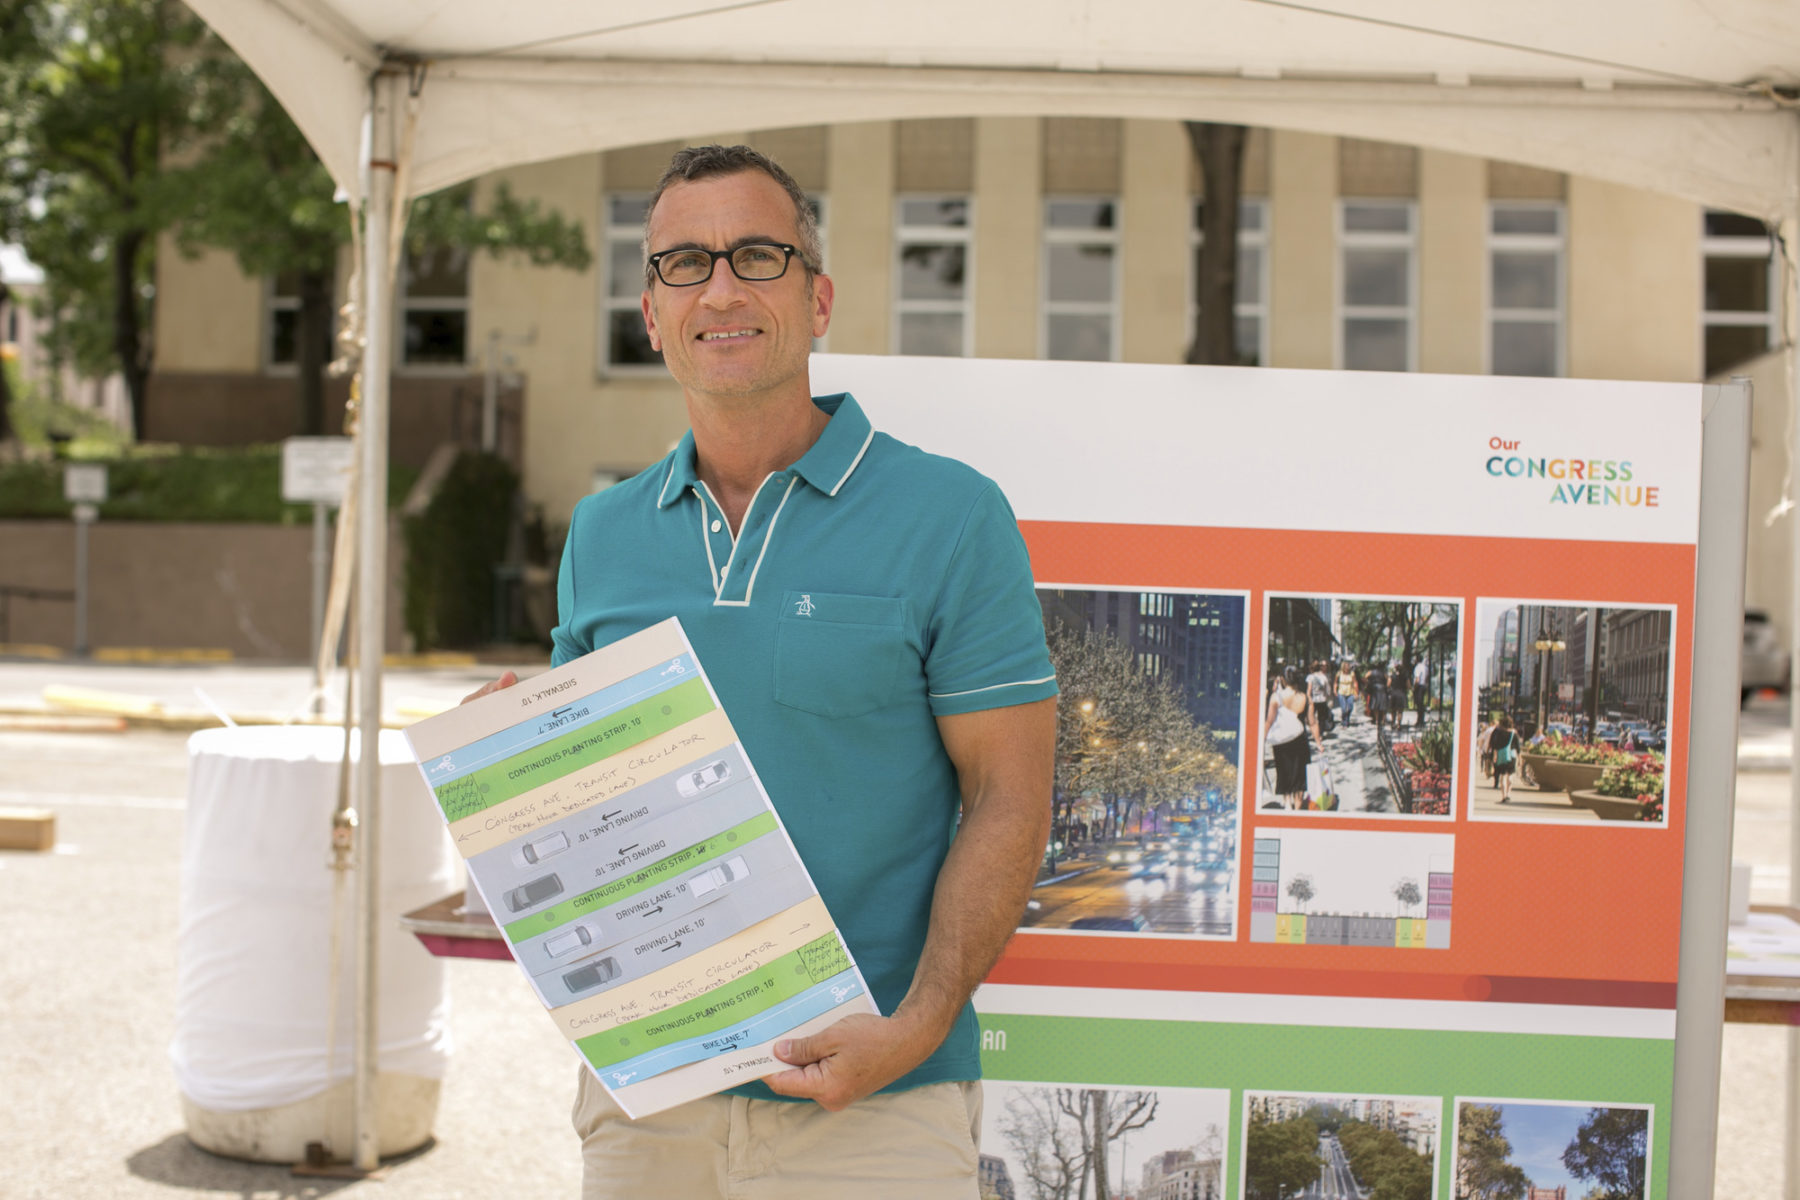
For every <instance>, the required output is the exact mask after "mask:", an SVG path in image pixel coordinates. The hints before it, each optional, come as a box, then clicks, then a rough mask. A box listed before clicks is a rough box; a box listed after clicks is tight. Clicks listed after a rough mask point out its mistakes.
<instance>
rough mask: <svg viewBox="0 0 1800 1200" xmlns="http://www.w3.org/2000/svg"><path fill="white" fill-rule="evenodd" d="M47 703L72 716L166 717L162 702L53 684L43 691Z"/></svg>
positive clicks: (144, 697) (120, 693) (143, 697)
mask: <svg viewBox="0 0 1800 1200" xmlns="http://www.w3.org/2000/svg"><path fill="white" fill-rule="evenodd" d="M43 695H44V703H45V704H48V705H49V706H50V707H51V708H60V709H67V710H70V711H73V712H90V713H101V714H103V715H106V716H114V717H151V716H161V715H162V714H163V706H162V702H161V701H158V700H152V699H151V698H150V697H148V696H128V695H126V694H125V693H123V692H102V691H99V690H97V689H95V688H81V687H63V686H61V685H59V684H52V685H50V686H49V687H47V688H45V689H44V693H43Z"/></svg>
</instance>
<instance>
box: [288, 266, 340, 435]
mask: <svg viewBox="0 0 1800 1200" xmlns="http://www.w3.org/2000/svg"><path fill="white" fill-rule="evenodd" d="M331 283H332V277H331V272H330V271H302V272H301V273H300V311H299V314H298V316H299V322H298V326H297V328H296V329H295V330H294V365H295V374H296V379H295V389H296V391H297V392H298V400H299V412H298V417H299V432H300V433H301V434H302V435H304V436H307V437H317V436H319V435H320V434H322V433H324V432H325V368H326V367H327V366H328V365H329V364H330V362H331V343H330V338H331V332H332V329H331V326H332V311H331Z"/></svg>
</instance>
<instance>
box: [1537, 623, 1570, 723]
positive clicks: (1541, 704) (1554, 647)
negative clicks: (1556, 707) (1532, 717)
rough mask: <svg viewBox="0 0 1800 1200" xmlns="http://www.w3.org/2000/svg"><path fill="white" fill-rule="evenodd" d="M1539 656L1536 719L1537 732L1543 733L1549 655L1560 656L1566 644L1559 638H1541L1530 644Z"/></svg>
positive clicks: (1547, 698)
mask: <svg viewBox="0 0 1800 1200" xmlns="http://www.w3.org/2000/svg"><path fill="white" fill-rule="evenodd" d="M1532 645H1533V646H1535V647H1536V648H1537V652H1538V654H1539V655H1540V657H1539V659H1538V719H1537V731H1538V733H1540V734H1541V733H1543V732H1544V708H1545V705H1546V703H1547V702H1548V701H1549V699H1550V655H1551V654H1552V653H1555V654H1561V653H1562V652H1563V651H1564V650H1567V649H1568V648H1569V647H1568V643H1566V642H1564V641H1563V640H1562V639H1561V638H1553V637H1541V638H1539V639H1538V640H1537V641H1535V642H1533V643H1532Z"/></svg>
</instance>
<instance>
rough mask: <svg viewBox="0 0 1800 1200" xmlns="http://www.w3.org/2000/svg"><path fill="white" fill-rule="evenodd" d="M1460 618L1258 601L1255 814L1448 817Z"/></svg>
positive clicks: (1422, 602)
mask: <svg viewBox="0 0 1800 1200" xmlns="http://www.w3.org/2000/svg"><path fill="white" fill-rule="evenodd" d="M1461 615H1462V605H1461V603H1460V602H1458V601H1453V600H1432V599H1421V598H1392V599H1384V598H1379V597H1355V596H1282V595H1270V596H1268V597H1267V603H1266V614H1265V616H1266V622H1265V636H1264V639H1263V647H1264V653H1263V678H1262V681H1261V682H1262V687H1261V695H1260V699H1259V700H1258V702H1257V705H1258V713H1257V719H1258V722H1259V724H1258V728H1259V729H1260V730H1261V738H1262V742H1261V745H1260V746H1259V747H1258V751H1259V757H1258V762H1259V763H1260V770H1259V771H1258V772H1257V800H1256V806H1257V808H1258V809H1280V810H1282V811H1283V812H1284V813H1285V812H1291V813H1305V814H1307V815H1311V816H1318V817H1332V816H1356V817H1367V816H1384V817H1386V816H1393V817H1444V818H1448V817H1449V816H1450V815H1451V806H1450V797H1451V796H1452V795H1454V794H1455V791H1454V786H1453V785H1454V780H1455V772H1456V731H1457V729H1458V728H1459V727H1460V723H1459V722H1458V721H1457V717H1456V696H1457V688H1456V680H1457V675H1456V667H1457V661H1456V660H1457V653H1458V647H1459V641H1458V637H1459V634H1458V631H1459V630H1460V629H1461V627H1462V622H1461V619H1460V618H1461Z"/></svg>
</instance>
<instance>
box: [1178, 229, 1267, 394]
mask: <svg viewBox="0 0 1800 1200" xmlns="http://www.w3.org/2000/svg"><path fill="white" fill-rule="evenodd" d="M1204 203H1205V201H1204V200H1203V199H1202V198H1201V197H1199V196H1189V197H1188V213H1189V214H1190V215H1191V217H1192V218H1193V219H1192V221H1191V222H1189V225H1188V282H1187V327H1186V329H1185V330H1184V331H1183V335H1184V338H1185V340H1184V341H1183V343H1182V348H1183V350H1185V349H1186V348H1187V347H1188V346H1189V345H1191V344H1192V343H1193V340H1194V324H1195V322H1197V321H1198V320H1199V319H1200V297H1199V295H1198V294H1197V293H1198V292H1199V290H1200V278H1199V273H1198V272H1197V271H1196V270H1195V269H1194V261H1195V256H1196V255H1198V254H1199V253H1200V243H1202V242H1204V241H1205V240H1206V237H1205V234H1204V233H1203V231H1202V230H1201V228H1200V206H1201V205H1202V204H1204ZM1252 207H1254V208H1255V209H1257V211H1258V212H1260V213H1261V214H1262V215H1261V217H1260V224H1259V227H1258V228H1256V229H1250V228H1247V227H1246V226H1245V225H1244V222H1243V216H1242V214H1243V210H1244V209H1246V208H1252ZM1269 211H1270V206H1269V198H1268V197H1267V196H1240V197H1238V212H1239V218H1238V235H1237V242H1238V267H1239V270H1240V274H1241V272H1242V268H1243V264H1244V250H1245V248H1246V247H1249V248H1253V249H1256V250H1258V251H1259V252H1260V253H1261V259H1260V262H1261V264H1262V269H1261V270H1259V271H1258V272H1257V280H1256V294H1257V295H1259V296H1261V297H1262V299H1261V300H1258V301H1257V302H1255V303H1254V304H1252V303H1249V302H1247V301H1244V300H1239V299H1237V298H1236V297H1235V296H1233V297H1232V303H1231V318H1232V322H1233V325H1232V329H1233V333H1234V336H1233V338H1232V345H1233V346H1234V348H1235V346H1236V344H1237V339H1236V336H1235V331H1236V328H1237V326H1236V322H1238V321H1242V320H1244V319H1245V318H1246V317H1255V318H1256V321H1257V325H1256V364H1257V365H1258V366H1260V367H1266V366H1268V365H1269Z"/></svg>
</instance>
